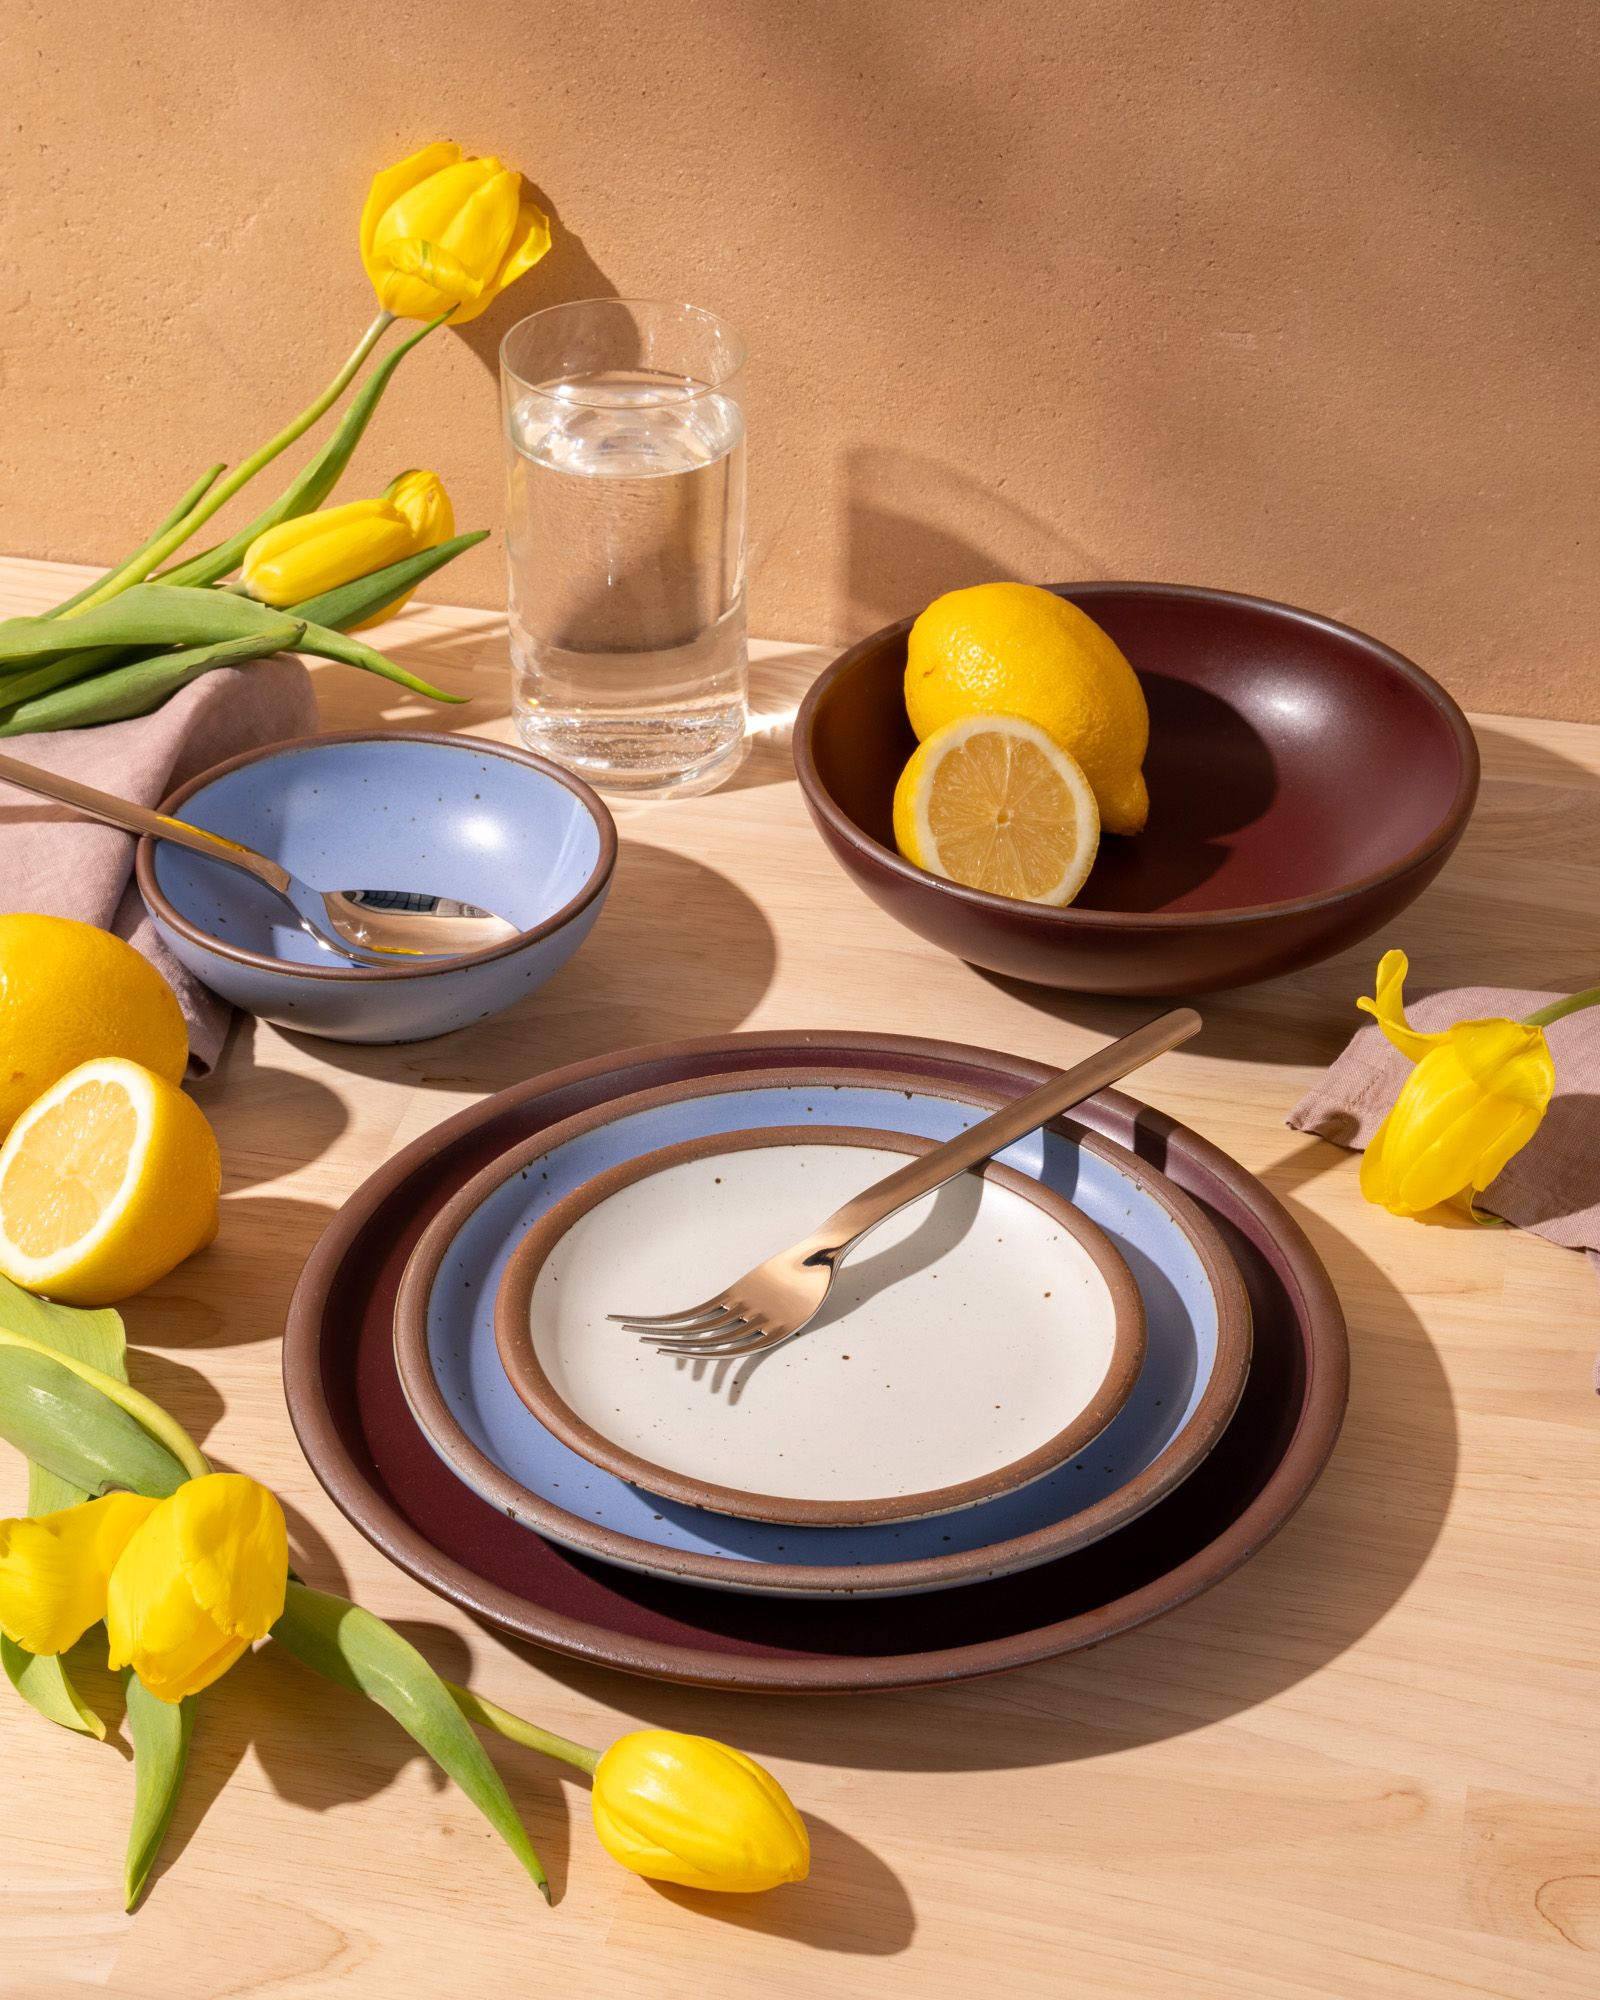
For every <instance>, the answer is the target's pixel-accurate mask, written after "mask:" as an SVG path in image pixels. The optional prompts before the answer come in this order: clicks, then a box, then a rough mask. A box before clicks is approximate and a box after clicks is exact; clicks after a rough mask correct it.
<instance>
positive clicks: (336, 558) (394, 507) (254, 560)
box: [240, 472, 456, 632]
mask: <svg viewBox="0 0 1600 2000" xmlns="http://www.w3.org/2000/svg"><path fill="white" fill-rule="evenodd" d="M455 531H456V524H455V513H454V510H453V509H452V508H451V505H450V496H449V494H448V493H447V492H446V491H445V489H444V482H443V480H441V479H440V478H439V476H438V474H437V473H434V472H403V473H402V474H401V475H400V477H399V478H398V479H396V480H395V481H394V482H393V483H392V484H391V485H390V486H389V487H388V489H387V490H386V491H385V492H383V493H381V494H380V495H379V496H378V497H377V499H375V500H351V501H347V502H346V503H345V505H344V506H342V507H324V508H322V509H320V510H319V511H318V512H317V513H314V514H297V515H295V516H294V518H293V519H292V520H288V521H280V522H279V523H278V525H277V526H276V527H275V528H268V529H267V530H266V531H265V533H263V534H260V535H257V537H256V539H255V540H254V541H253V542H252V543H251V544H250V546H249V548H248V549H246V551H245V556H244V563H243V566H242V568H241V571H240V576H241V580H242V581H243V583H244V586H245V589H246V590H247V591H248V592H249V593H250V595H251V596H252V597H255V598H259V599H260V600H261V602H262V603H264V604H271V605H276V606H279V607H281V606H283V605H286V604H304V603H305V602H306V601H307V600H308V599H310V598H313V597H321V596H322V595H323V594H324V593H325V592H327V591H330V590H338V589H339V588H340V587H341V586H342V585H344V584H347V583H353V582H354V581H355V580H356V579H357V578H358V577H363V576H369V575H370V574H371V573H372V571H373V570H377V569H387V568H388V566H389V564H390V563H397V562H403V561H404V560H405V558H406V557H407V556H415V555H421V554H422V553H423V551H424V550H426V549H433V548H437V547H438V546H439V544H440V543H441V542H447V541H448V540H449V539H450V537H451V536H452V535H453V534H454V533H455ZM410 596H411V592H410V591H409V590H408V591H405V592H403V593H402V594H401V595H400V596H399V597H396V598H393V599H392V600H391V601H390V602H389V603H388V604H386V605H385V606H384V607H383V609H382V610H381V611H375V612H374V613H373V614H372V616H371V617H370V618H364V619H363V620H362V621H361V623H360V624H359V625H355V626H352V627H351V630H353V631H357V632H360V631H364V630H365V629H366V627H367V626H369V625H376V624H378V623H380V622H381V621H382V620H383V619H385V618H390V617H392V616H393V615H394V613H395V612H396V611H398V610H399V609H400V607H401V605H402V604H404V603H406V601H407V600H408V599H409V598H410Z"/></svg>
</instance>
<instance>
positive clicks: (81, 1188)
mask: <svg viewBox="0 0 1600 2000" xmlns="http://www.w3.org/2000/svg"><path fill="white" fill-rule="evenodd" d="M221 1181H222V1169H221V1162H220V1160H219V1157H218V1154H217V1142H216V1138H215V1136H214V1135H213V1133H212V1130H211V1127H210V1126H209V1125H208V1124H207V1123H206V1119H205V1114H204V1113H203V1112H202V1111H201V1110H200V1107H199V1106H198V1105H197V1104H195V1103H194V1102H193V1101H192V1099H190V1098H187V1097H185V1096H184V1094H183V1092H182V1091H181V1090H179V1089H178V1088H177V1086H176V1085H175V1084H171V1083H168V1082H167V1080H166V1079H165V1078H164V1077H160V1076H157V1075H156V1074H155V1073H154V1072H153V1071H152V1070H148V1069H143V1068H141V1067H140V1065H139V1064H138V1063H135V1062H129V1061H127V1060H126V1059H125V1058H123V1057H121V1056H105V1057H102V1058H101V1059H100V1060H98V1061H96V1062H86V1063H81V1064H80V1065H79V1066H78V1068H76V1069H74V1070H69V1071H68V1072H67V1074H66V1075H65V1076H64V1077H62V1078H61V1079H60V1081H59V1082H57V1083H55V1084H53V1085H52V1086H51V1088H50V1089H49V1090H47V1091H46V1092H45V1093H44V1095H43V1096H42V1097H40V1098H37V1099H36V1100H35V1101H34V1102H33V1103H32V1104H30V1105H29V1106H28V1108H27V1110H26V1111H24V1112H23V1114H22V1116H21V1117H20V1118H19V1119H18V1120H17V1122H16V1123H15V1124H14V1125H13V1126H12V1128H11V1131H10V1133H9V1134H8V1136H7V1138H6V1142H5V1144H4V1145H3V1146H0V1273H3V1274H4V1275H5V1276H6V1277H8V1278H9V1279H11V1281H12V1283H13V1284H17V1285H21V1286H23V1287H24V1288H25V1289H26V1290H28V1291H30V1292H43V1293H46V1294H47V1295H48V1296H49V1297H51V1298H53V1299H57V1300H59V1301H60V1302H61V1303H62V1304H64V1305H72V1306H105V1305H114V1304H115V1303H116V1302H117V1301H118V1300H119V1299H125V1298H128V1297H129V1296H130V1295H131V1294H132V1293H134V1292H142V1291H143V1290H144V1288H145V1287H146V1285H153V1284H154V1283H155V1281H156V1279H157V1278H161V1277H164V1276H165V1275H166V1273H167V1272H168V1271H170V1270H171V1269H172V1268H173V1266H174V1265H176V1264H181V1263H182V1261H183V1260H184V1258H185V1257H187V1256H189V1255H190V1254H191V1253H192V1252H193V1251H196V1250H199V1249H201V1248H202V1247H203V1246H204V1245H205V1244H207V1243H209V1242H210V1241H211V1239H212V1237H213V1236H215V1234H216V1233H217V1195H218V1192H219V1190H220V1187H221Z"/></svg>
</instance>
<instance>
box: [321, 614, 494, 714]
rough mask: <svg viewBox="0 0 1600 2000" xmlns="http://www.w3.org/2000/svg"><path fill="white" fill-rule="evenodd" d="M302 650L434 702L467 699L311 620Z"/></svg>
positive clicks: (360, 643) (358, 642)
mask: <svg viewBox="0 0 1600 2000" xmlns="http://www.w3.org/2000/svg"><path fill="white" fill-rule="evenodd" d="M298 650H299V651H300V652H302V653H316V654H318V655H320V656H321V658H323V659H324V660H343V662H344V663H345V665H346V666H347V667H365V668H366V670H367V672H368V673H369V674H381V675H382V676H383V678H384V679H385V680H386V681H394V682H396V683H397V684H398V685H399V686H400V687H403V688H410V689H411V691H412V693H413V694H425V695H427V696H428V698H429V699H430V700H432V701H465V700H466V699H467V697H466V696H465V695H464V694H446V693H445V691H444V689H443V688H436V687H434V686H433V684H432V683H431V682H430V681H424V680H419V679H418V678H417V676H416V675H415V674H413V673H408V672H407V671H406V669H405V668H404V667H401V666H396V664H395V662H394V661H393V660H391V659H387V658H385V656H384V655H383V654H382V653H379V652H376V651H375V650H374V649H373V648H372V647H371V646H367V645H364V644H363V643H362V642H361V640H359V639H352V638H349V637H347V636H346V635H345V634H344V633H343V632H335V631H334V630H333V629H332V627H331V626H328V625H313V624H312V623H310V622H309V620H308V621H307V624H306V628H305V634H304V636H303V637H302V639H301V640H300V644H299V647H298Z"/></svg>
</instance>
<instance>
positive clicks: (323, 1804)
mask: <svg viewBox="0 0 1600 2000" xmlns="http://www.w3.org/2000/svg"><path fill="white" fill-rule="evenodd" d="M297 1539H298V1531H297ZM318 1582H319V1583H324V1584H327V1587H329V1588H332V1589H336V1588H338V1585H336V1584H332V1583H329V1582H328V1579H327V1575H326V1572H322V1571H320V1570H319V1573H318ZM395 1630H396V1631H398V1632H400V1633H401V1634H403V1636H404V1637H406V1638H408V1639H409V1640H410V1641H411V1643H412V1644H413V1645H414V1646H416V1647H417V1648H418V1650H419V1651H420V1652H422V1653H423V1654H424V1655H425V1657H426V1658H427V1659H428V1661H429V1663H430V1664H431V1665H432V1666H433V1667H434V1668H435V1670H436V1671H437V1672H439V1673H442V1674H444V1675H446V1676H447V1677H449V1678H450V1679H453V1680H461V1679H465V1678H466V1677H467V1675H468V1674H469V1673H470V1669H471V1661H470V1657H469V1654H468V1650H467V1646H466V1642H465V1640H464V1639H462V1637H461V1636H460V1634H459V1633H456V1632H453V1631H450V1630H449V1629H448V1628H446V1627H444V1626H440V1625H433V1624H428V1623H410V1624H408V1623H406V1622H404V1621H401V1620H397V1621H395ZM107 1678H108V1679H109V1680H111V1681H112V1683H113V1686H112V1688H111V1690H110V1692H111V1693H112V1695H116V1693H117V1690H116V1689H115V1687H114V1677H107ZM92 1691H93V1692H94V1693H95V1694H96V1695H99V1694H100V1692H101V1690H100V1689H98V1688H95V1689H93V1690H92ZM105 1712H107V1713H108V1714H114V1709H109V1710H106V1711H105ZM113 1740H114V1741H115V1742H116V1743H117V1747H119V1748H122V1747H123V1745H122V1743H121V1740H120V1738H115V1737H114V1739H113ZM252 1747H253V1748H254V1750H255V1754H256V1757H257V1759H258V1760H259V1762H260V1764H261V1767H262V1769H263V1771H265V1773H266V1775H267V1780H268V1782H269V1783H270V1784H271V1786H272V1789H273V1791H274V1792H276V1793H277V1795H278V1796H279V1798H282V1799H287V1800H289V1801H290V1802H291V1803H293V1804H294V1805H297V1806H301V1807H304V1808H305V1809H306V1810H307V1811H309V1812H327V1811H329V1810H331V1809H332V1808H334V1807H338V1806H346V1805H353V1804H356V1803H359V1802H360V1801H362V1800H364V1799H371V1798H376V1797H377V1796H378V1795H379V1794H380V1793H382V1792H385V1791H387V1790H388V1788H389V1787H390V1786H391V1785H392V1784H393V1783H394V1782H395V1780H396V1779H397V1778H398V1777H399V1776H400V1774H401V1772H402V1771H404V1770H405V1769H406V1767H407V1766H408V1765H410V1764H413V1763H416V1762H419V1761H420V1762H421V1763H422V1765H423V1766H424V1768H425V1770H426V1771H427V1773H428V1779H429V1782H430V1784H431V1785H432V1787H433V1789H434V1790H435V1791H436V1792H443V1791H445V1790H446V1789H447V1788H448V1787H449V1786H450V1782H451V1781H450V1780H449V1779H448V1778H447V1777H446V1776H445V1774H444V1773H443V1772H442V1771H440V1770H439V1768H438V1767H437V1765H435V1764H434V1763H433V1761H432V1760H431V1759H430V1758H429V1757H428V1756H427V1755H426V1753H425V1752H424V1751H423V1750H422V1748H421V1747H420V1745H418V1744H417V1743H415V1742H414V1741H413V1740H412V1739H411V1737H410V1736H408V1735H407V1734H406V1733H405V1731H404V1730H403V1729H402V1728H401V1727H400V1725H399V1724H398V1723H397V1722H396V1721H395V1719H394V1718H393V1716H391V1715H389V1714H388V1713H387V1712H386V1711H385V1710H384V1709H381V1708H379V1707H378V1705H377V1704H376V1703H375V1702H372V1701H368V1700H366V1699H365V1698H364V1697H362V1696H359V1695H355V1694H352V1693H350V1692H348V1691H347V1690H346V1689H343V1688H339V1687H335V1686H334V1685H333V1683H332V1682H330V1681H327V1680H324V1679H323V1678H322V1676H321V1675H320V1674H316V1673H313V1672H312V1671H311V1670H310V1669H309V1668H307V1667H304V1666H302V1665H301V1664H300V1662H299V1661H298V1660H296V1659H295V1658H294V1657H293V1656H292V1655H291V1654H289V1653H287V1652H285V1651H284V1650H283V1649H282V1648H281V1647H279V1646H274V1645H266V1646H263V1647H261V1648H259V1649H258V1650H257V1651H255V1652H254V1653H250V1654H247V1655H246V1656H245V1658H244V1659H243V1660H241V1661H240V1662H239V1664H238V1665H237V1666H236V1667H234V1668H233V1669H232V1670H231V1671H230V1672H229V1673H228V1675H227V1677H226V1678H225V1680H223V1681H222V1682H221V1683H219V1684H218V1686H217V1687H215V1688H214V1689H212V1690H211V1691H210V1692H209V1693H208V1694H207V1696H206V1698H205V1700H204V1702H203V1703H202V1704H201V1707H200V1710H199V1714H198V1717H197V1719H196V1725H195V1732H194V1738H193V1742H192V1744H191V1747H190V1752H189V1764H188V1769H187V1772H186V1775H185V1778H184V1784H183V1790H182V1792H181V1793H180V1794H179V1798H178V1805H177V1810H176V1812H175V1813H174V1815H173V1820H172V1825H171V1828H170V1830H169V1831H168V1834H167V1837H166V1840H165V1842H164V1843H163V1846H162V1850H161V1858H160V1860H159V1862H158V1863H157V1866H156V1869H155V1873H154V1876H153V1878H152V1880H153V1881H158V1880H159V1879H160V1877H161V1876H162V1875H163V1874H165V1872H166V1871H167V1870H168V1869H169V1868H170V1867H172V1866H173V1864H174V1863H175V1862H176V1861H177V1859H178V1857H179V1856H180V1855H181V1854H182V1853H183V1851H184V1849H185V1848H186V1847H187V1846H188V1844H189V1842H190V1840H191V1839H193V1838H195V1837H196V1836H197V1835H198V1838H199V1840H200V1841H201V1842H202V1843H203V1842H204V1840H205V1828H204V1825H203V1821H204V1819H205V1815H206V1813H207V1812H208V1811H209V1809H210V1808H211V1806H212V1805H213V1804H214V1803H215V1801H216V1800H217V1798H218V1797H219V1796H220V1794H221V1793H222V1792H223V1790H224V1789H225V1788H226V1786H227V1785H228V1783H229V1781H230V1779H231V1778H232V1777H233V1775H234V1773H235V1772H236V1771H237V1770H238V1768H239V1765H240V1764H241V1762H242V1761H243V1759H244V1756H245V1753H246V1751H247V1750H249V1749H251V1748H252ZM125 1754H126V1753H125ZM494 1762H495V1766H496V1768H497V1769H498V1771H499V1772H500V1775H501V1777H502V1778H503V1779H504V1780H505V1785H506V1789H507V1791H508V1792H509V1793H510V1795H511V1800H512V1804H513V1805H514V1806H515V1807H516V1809H517V1812H518V1814H519V1815H520V1816H521V1819H522V1822H523V1824H524V1825H525V1826H526V1827H527V1829H528V1835H529V1838H530V1839H531V1840H532V1842H533V1844H534V1847H535V1849H536V1850H537V1852H538V1855H539V1858H540V1860H541V1861H542V1862H543V1863H544V1866H545V1869H546V1871H547V1872H548V1874H549V1877H550V1886H551V1893H552V1895H553V1897H554V1898H555V1899H556V1900H557V1901H559V1900H560V1897H561V1893H562V1890H563V1888H564V1886H565V1881H566V1872H567V1847H568V1824H569V1811H568V1806H567V1802H566V1799H565V1796H564V1793H563V1789H562V1767H561V1766H559V1765H557V1764H554V1763H552V1762H551V1760H550V1759H549V1758H547V1757H541V1756H540V1755H539V1754H538V1753H537V1752H535V1751H532V1750H527V1749H524V1748H523V1747H522V1746H521V1745H519V1744H514V1743H506V1742H503V1741H501V1740H500V1739H498V1738H497V1739H496V1740H495V1744H494ZM576 1782H577V1783H578V1784H579V1786H580V1788H581V1787H582V1784H583V1781H582V1780H581V1779H579V1780H577V1781H576ZM463 1810H468V1811H470V1810H471V1808H470V1807H467V1806H466V1805H465V1802H464V1801H463ZM372 1859H373V1863H374V1865H375V1866H376V1865H379V1858H378V1855H377V1851H376V1849H374V1850H373V1855H372ZM502 1859H503V1864H504V1866H505V1867H506V1868H508V1869H510V1870H512V1871H513V1872H516V1871H517V1867H518V1864H517V1862H516V1860H515V1859H514V1858H513V1856H512V1855H511V1854H510V1853H509V1851H504V1850H503V1851H502ZM408 1862H409V1857H406V1856H400V1857H396V1865H400V1866H404V1865H407V1864H408ZM461 1865H462V1866H464V1867H470V1866H476V1865H479V1864H478V1863H477V1862H475V1861H474V1860H472V1859H471V1858H470V1857H469V1856H468V1855H467V1854H466V1852H465V1851H464V1852H463V1856H462V1863H461ZM534 1893H535V1892H534V1891H533V1889H532V1887H531V1885H529V1894H530V1895H533V1894H534Z"/></svg>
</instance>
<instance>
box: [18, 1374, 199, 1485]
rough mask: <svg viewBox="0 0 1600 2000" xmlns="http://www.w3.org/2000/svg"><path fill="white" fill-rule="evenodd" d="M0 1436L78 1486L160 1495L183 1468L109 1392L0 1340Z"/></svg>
mask: <svg viewBox="0 0 1600 2000" xmlns="http://www.w3.org/2000/svg"><path fill="white" fill-rule="evenodd" d="M0 1437H3V1438H4V1439H5V1440H6V1441H7V1443H8V1444H12V1445H15V1447H16V1448H17V1450H18V1451H20V1452H21V1453H22V1454H23V1456H24V1457H25V1458H29V1459H31V1460H33V1461H34V1463H35V1464H37V1465H39V1466H41V1467H43V1468H44V1470H45V1471H47V1472H52V1473H54V1474H55V1476H56V1477H57V1478H58V1479H60V1480H62V1481H64V1482H65V1483H66V1484H67V1485H68V1486H70V1487H72V1488H74V1489H76V1490H77V1491H78V1492H80V1493H90V1494H100V1493H108V1492H110V1491H111V1490H112V1489H113V1488H114V1487H126V1488H127V1490H128V1491H129V1492H132V1493H148V1494H151V1495H153V1496H154V1497H156V1498H158V1499H160V1498H165V1496H166V1495H167V1494H169V1493H174V1492H176V1491H177V1489H178V1488H179V1487H180V1486H181V1485H182V1484H183V1482H184V1480H185V1479H186V1478H188V1476H189V1475H188V1473H187V1472H185V1470H184V1468H183V1466H182V1465H180V1464H179V1462H178V1460H177V1459H176V1458H174V1457H173V1455H172V1453H171V1452H170V1451H168V1450H167V1448H166V1447H165V1445H162V1444H158V1443H157V1442H156V1440H155V1439H154V1438H153V1437H152V1436H151V1435H150V1433H149V1432H148V1431H147V1430H145V1429H144V1427H143V1426H142V1425H141V1424H137V1423H135V1422H134V1420H133V1418H132V1417H130V1416H129V1415H128V1413H127V1411H126V1410H122V1409H119V1408H118V1407H117V1405H116V1404H115V1403H113V1402H112V1400H111V1399H110V1397H109V1396H107V1395H105V1394H104V1393H103V1392H102V1391H101V1390H99V1389H97V1388H95V1387H94V1385H93V1384H92V1383H89V1382H85V1381H83V1380H82V1379H81V1377H79V1376H77V1375H74V1374H73V1373H72V1371H71V1369H69V1368H67V1367H65V1366H63V1364H62V1363H61V1362H59V1361H52V1360H51V1359H50V1357H49V1355H47V1354H38V1353H36V1352H35V1351H34V1350H33V1349H32V1348H27V1347H10V1346H6V1345H4V1344H0Z"/></svg>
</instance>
